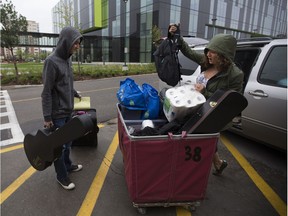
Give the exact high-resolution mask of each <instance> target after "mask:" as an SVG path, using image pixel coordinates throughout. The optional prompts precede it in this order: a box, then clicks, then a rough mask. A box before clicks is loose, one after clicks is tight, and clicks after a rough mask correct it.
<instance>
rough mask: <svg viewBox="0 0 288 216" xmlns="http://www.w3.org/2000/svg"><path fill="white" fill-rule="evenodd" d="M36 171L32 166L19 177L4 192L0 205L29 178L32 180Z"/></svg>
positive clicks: (0, 195)
mask: <svg viewBox="0 0 288 216" xmlns="http://www.w3.org/2000/svg"><path fill="white" fill-rule="evenodd" d="M35 172H36V170H35V169H34V168H33V167H32V166H31V167H30V168H28V169H27V170H26V171H25V172H24V173H23V174H22V175H21V176H19V177H18V178H17V179H16V180H15V181H14V182H13V183H12V184H10V185H9V186H8V187H7V188H6V189H5V190H4V191H3V192H1V194H0V197H1V201H0V205H2V203H3V202H4V201H5V200H6V199H7V198H8V197H10V196H11V195H12V194H13V193H14V192H15V191H16V190H17V189H18V188H19V187H20V186H21V185H22V184H23V183H24V182H25V181H26V180H27V179H28V178H30V177H31V176H32V175H33V174H34V173H35Z"/></svg>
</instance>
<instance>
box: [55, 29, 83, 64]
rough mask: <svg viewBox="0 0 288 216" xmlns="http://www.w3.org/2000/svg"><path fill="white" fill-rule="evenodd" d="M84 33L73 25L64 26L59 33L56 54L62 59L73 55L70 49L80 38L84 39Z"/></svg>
mask: <svg viewBox="0 0 288 216" xmlns="http://www.w3.org/2000/svg"><path fill="white" fill-rule="evenodd" d="M82 38H83V37H82V35H81V34H80V32H79V31H77V30H76V29H74V28H73V27H64V28H63V29H62V31H61V32H60V35H59V40H58V43H57V47H56V50H55V52H56V54H57V55H58V56H59V57H60V58H62V59H68V58H70V56H71V55H72V54H71V53H70V50H71V48H72V46H73V44H74V43H75V42H76V41H77V40H80V42H81V41H82Z"/></svg>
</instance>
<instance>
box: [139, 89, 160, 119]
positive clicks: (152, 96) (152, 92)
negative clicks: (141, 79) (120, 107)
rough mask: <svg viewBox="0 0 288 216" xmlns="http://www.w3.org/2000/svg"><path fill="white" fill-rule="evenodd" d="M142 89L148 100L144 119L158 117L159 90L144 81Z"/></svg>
mask: <svg viewBox="0 0 288 216" xmlns="http://www.w3.org/2000/svg"><path fill="white" fill-rule="evenodd" d="M142 90H143V93H144V96H145V101H146V107H147V109H146V111H145V112H144V113H143V116H142V119H156V118H158V116H159V108H160V100H159V96H158V92H157V90H156V89H155V88H153V87H152V86H151V85H149V84H147V83H144V84H143V85H142Z"/></svg>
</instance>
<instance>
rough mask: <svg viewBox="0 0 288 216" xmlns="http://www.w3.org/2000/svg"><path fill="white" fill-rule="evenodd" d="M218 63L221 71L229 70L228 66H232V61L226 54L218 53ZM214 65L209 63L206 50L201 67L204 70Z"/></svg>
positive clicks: (217, 66)
mask: <svg viewBox="0 0 288 216" xmlns="http://www.w3.org/2000/svg"><path fill="white" fill-rule="evenodd" d="M216 61H217V64H216V68H217V70H218V71H219V72H221V71H227V70H228V68H229V67H230V66H231V64H232V62H231V61H230V60H229V59H227V58H225V56H224V55H222V54H220V53H217V58H216ZM211 66H212V65H211V64H210V63H209V60H208V57H207V52H205V55H204V57H203V59H202V61H201V67H202V71H204V70H207V69H208V68H210V67H211Z"/></svg>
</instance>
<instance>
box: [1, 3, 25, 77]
mask: <svg viewBox="0 0 288 216" xmlns="http://www.w3.org/2000/svg"><path fill="white" fill-rule="evenodd" d="M27 25H28V23H27V20H26V17H24V16H22V15H21V14H20V15H19V16H18V13H17V12H16V11H15V6H14V5H13V4H12V2H11V1H9V2H8V1H7V0H6V2H5V3H3V4H2V5H1V47H2V48H7V49H9V50H10V52H11V55H12V58H13V62H14V67H15V75H16V82H18V77H19V73H18V68H17V63H16V58H15V56H14V53H13V48H14V47H17V46H18V45H19V33H20V32H27Z"/></svg>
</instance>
